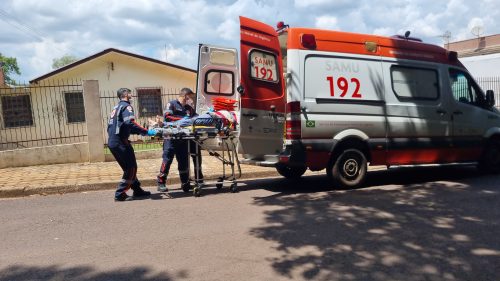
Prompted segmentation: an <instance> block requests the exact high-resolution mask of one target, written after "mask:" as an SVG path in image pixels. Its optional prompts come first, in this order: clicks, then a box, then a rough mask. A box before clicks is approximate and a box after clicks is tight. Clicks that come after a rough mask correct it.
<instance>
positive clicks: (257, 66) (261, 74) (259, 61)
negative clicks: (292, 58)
mask: <svg viewBox="0 0 500 281" xmlns="http://www.w3.org/2000/svg"><path fill="white" fill-rule="evenodd" d="M250 76H251V77H252V78H253V79H256V80H262V81H267V82H273V83H276V82H278V71H277V62H276V56H275V55H274V54H271V53H268V52H263V51H260V50H255V49H254V50H252V51H250Z"/></svg>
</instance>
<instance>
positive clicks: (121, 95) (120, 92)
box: [116, 88, 132, 99]
mask: <svg viewBox="0 0 500 281" xmlns="http://www.w3.org/2000/svg"><path fill="white" fill-rule="evenodd" d="M126 93H132V91H131V90H130V89H128V88H120V89H118V91H116V95H117V96H118V98H120V99H121V98H122V97H123V96H124V95H125V94H126Z"/></svg>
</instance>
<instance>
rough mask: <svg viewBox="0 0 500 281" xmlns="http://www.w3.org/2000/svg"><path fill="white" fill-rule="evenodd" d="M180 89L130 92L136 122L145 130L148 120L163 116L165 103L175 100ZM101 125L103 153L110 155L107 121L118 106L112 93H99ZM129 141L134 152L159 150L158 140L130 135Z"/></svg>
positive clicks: (115, 96)
mask: <svg viewBox="0 0 500 281" xmlns="http://www.w3.org/2000/svg"><path fill="white" fill-rule="evenodd" d="M179 92H180V89H173V88H172V89H163V88H162V87H148V88H136V89H133V90H132V102H131V104H132V107H133V108H134V111H135V116H136V118H137V120H136V122H137V123H139V124H140V125H142V126H143V127H145V128H147V127H148V126H149V122H148V119H155V117H156V115H160V116H161V115H163V109H164V108H165V106H166V105H167V103H168V102H169V101H171V100H174V99H176V98H177V96H178V94H179ZM100 101H101V109H102V117H103V119H102V125H103V138H104V146H105V153H106V154H110V151H109V149H107V144H108V133H107V128H108V120H109V115H110V113H111V111H112V110H113V107H115V106H116V105H117V104H118V101H119V100H118V97H117V95H116V92H114V91H101V93H100ZM130 140H131V142H132V144H133V146H134V149H135V150H136V151H145V150H154V149H160V148H161V144H162V142H161V140H160V139H158V138H153V137H147V136H139V135H131V136H130Z"/></svg>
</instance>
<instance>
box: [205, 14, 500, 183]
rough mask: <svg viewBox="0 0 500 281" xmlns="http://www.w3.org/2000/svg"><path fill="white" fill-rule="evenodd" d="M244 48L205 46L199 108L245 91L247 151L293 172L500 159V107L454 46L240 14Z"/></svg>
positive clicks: (357, 173)
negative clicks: (274, 23) (279, 24)
mask: <svg viewBox="0 0 500 281" xmlns="http://www.w3.org/2000/svg"><path fill="white" fill-rule="evenodd" d="M240 24H241V46H240V52H241V56H240V60H241V62H240V64H238V59H237V54H236V50H235V49H226V48H218V47H213V46H200V63H199V79H198V93H199V94H198V101H197V110H198V111H199V112H201V111H204V110H206V109H207V108H208V107H209V106H210V100H211V98H213V97H215V96H225V97H229V98H233V99H237V100H238V101H239V106H240V108H239V109H238V111H239V133H240V135H239V145H240V147H239V150H240V152H241V153H242V154H243V156H244V158H245V159H244V160H243V162H246V163H250V164H255V165H263V166H274V167H276V169H277V170H278V172H279V173H280V174H282V175H283V176H285V177H288V178H297V177H300V176H301V175H302V174H303V173H304V172H305V171H306V169H310V170H313V171H318V170H322V169H326V170H327V174H328V175H329V176H330V177H331V178H332V180H334V181H335V182H336V183H337V184H338V185H339V186H342V187H356V186H359V185H360V184H362V182H363V180H364V179H365V177H366V172H367V165H368V164H370V165H386V166H392V165H418V164H444V163H466V162H467V163H468V162H477V163H479V164H480V167H482V168H483V169H485V170H492V171H498V170H499V169H500V113H499V111H498V110H497V109H496V108H495V107H494V98H493V92H492V91H487V93H486V94H485V93H483V91H482V90H481V89H480V88H479V87H478V86H477V84H476V82H475V81H474V80H473V79H472V77H471V76H470V74H469V73H468V71H467V70H466V69H465V68H464V67H463V65H462V64H461V63H460V62H459V61H458V59H457V56H456V53H454V52H448V51H446V50H445V49H443V48H441V47H438V46H433V45H429V44H425V43H422V42H420V41H419V40H415V39H412V38H404V37H380V36H374V35H364V34H353V33H346V32H336V31H327V30H318V29H308V28H287V27H285V28H282V29H281V30H279V31H276V30H274V29H273V28H272V27H271V26H268V25H265V24H263V23H260V22H257V21H254V20H251V19H248V18H244V17H240Z"/></svg>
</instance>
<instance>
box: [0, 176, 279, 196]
mask: <svg viewBox="0 0 500 281" xmlns="http://www.w3.org/2000/svg"><path fill="white" fill-rule="evenodd" d="M279 176H280V175H279V174H278V172H276V171H275V170H271V171H262V172H256V173H246V174H245V173H242V175H241V178H239V179H238V180H242V179H251V178H266V177H279ZM205 179H207V180H210V181H211V180H215V179H217V177H214V176H207V177H205ZM116 184H117V181H114V182H102V183H95V184H75V185H61V186H47V187H28V188H26V187H24V188H16V189H7V190H0V198H13V197H25V196H30V195H51V194H66V193H76V192H85V191H97V190H114V189H116ZM141 184H142V186H144V187H150V186H156V180H155V179H146V180H141ZM175 184H180V179H179V177H175V178H171V179H168V180H167V185H175Z"/></svg>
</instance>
